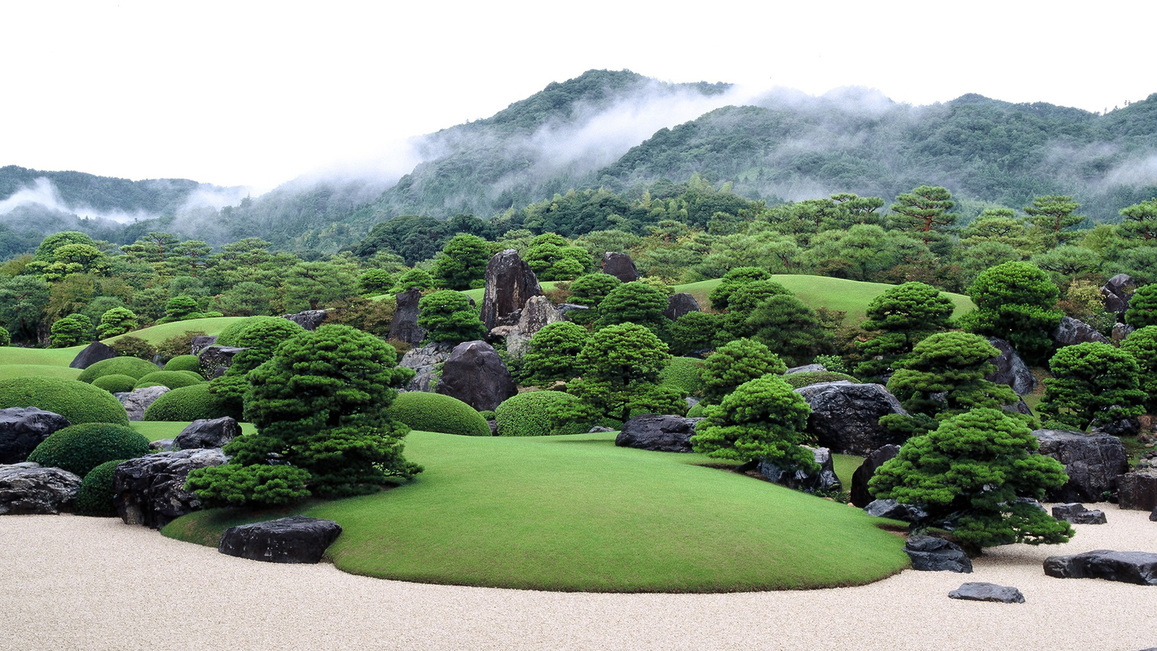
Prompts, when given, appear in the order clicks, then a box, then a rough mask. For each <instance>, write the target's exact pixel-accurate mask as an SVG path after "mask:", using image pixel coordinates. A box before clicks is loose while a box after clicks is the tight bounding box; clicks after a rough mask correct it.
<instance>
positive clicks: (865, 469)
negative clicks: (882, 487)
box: [851, 443, 900, 509]
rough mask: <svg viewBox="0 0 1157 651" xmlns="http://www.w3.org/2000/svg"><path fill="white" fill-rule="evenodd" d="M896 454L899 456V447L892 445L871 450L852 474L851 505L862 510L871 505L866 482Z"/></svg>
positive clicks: (870, 496) (870, 495)
mask: <svg viewBox="0 0 1157 651" xmlns="http://www.w3.org/2000/svg"><path fill="white" fill-rule="evenodd" d="M897 454H900V446H898V445H896V444H894V443H890V444H888V445H884V446H881V447H878V448H876V449H875V450H872V453H871V454H869V455H868V456H867V458H865V459H864V463H862V464H860V467H859V468H856V472H854V473H852V490H851V500H852V504H855V505H856V506H858V507H860V508H861V509H862V508H864V507H865V506H867V505H869V504H871V503H872V499H873V498H872V494H871V493H870V492H868V481H869V480H871V479H872V475H874V474H876V470H878V469H879V468H880V466H882V465H884V462H886V461H888V460H890V459H892V458H893V457H895V456H896V455H897Z"/></svg>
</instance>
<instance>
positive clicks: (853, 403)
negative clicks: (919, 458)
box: [795, 381, 907, 455]
mask: <svg viewBox="0 0 1157 651" xmlns="http://www.w3.org/2000/svg"><path fill="white" fill-rule="evenodd" d="M795 392H796V393H798V394H799V395H800V396H802V397H803V399H804V400H806V401H807V403H808V405H810V406H811V410H812V411H811V415H809V416H808V419H807V431H808V433H810V434H813V435H815V437H816V441H817V442H818V443H819V444H820V445H821V446H824V447H827V448H830V449H831V450H832V451H834V452H837V453H840V454H858V455H867V454H870V453H871V452H872V450H875V449H877V448H879V447H880V446H883V445H887V444H889V443H900V442H901V441H899V440H897V439H896V435H895V434H893V433H891V432H889V431H888V429H887V428H885V427H882V426H881V425H880V422H879V421H880V417H881V416H885V415H887V414H907V412H906V411H904V408H903V407H902V406H900V401H899V400H897V399H896V397H895V396H893V395H892V394H891V393H889V392H888V390H887V389H885V388H884V386H883V385H880V384H853V383H851V382H846V381H840V382H821V383H819V384H812V385H808V386H806V387H800V388H798V389H796V390H795Z"/></svg>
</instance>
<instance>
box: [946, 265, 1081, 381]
mask: <svg viewBox="0 0 1157 651" xmlns="http://www.w3.org/2000/svg"><path fill="white" fill-rule="evenodd" d="M1059 293H1060V292H1059V290H1058V289H1057V286H1056V285H1055V284H1054V283H1053V281H1052V280H1051V279H1049V276H1048V274H1046V273H1045V272H1044V271H1041V269H1040V268H1039V267H1037V266H1036V265H1033V264H1030V263H1028V262H1005V263H1004V264H1001V265H997V266H995V267H993V268H991V269H989V270H987V271H985V272H983V273H981V274H980V275H979V276H977V277H976V281H975V282H973V283H972V286H971V287H970V288H969V289H968V294H969V296H970V297H971V298H972V301H973V302H974V303H976V308H977V309H976V310H974V311H972V312H969V313H968V314H966V315H964V317H963V318H961V320H960V325H961V326H962V327H963V328H964V329H965V330H968V331H970V332H974V333H976V334H981V335H985V336H987V337H999V338H1001V339H1004V340H1006V341H1008V342H1009V343H1011V344H1012V345H1013V347H1014V348H1015V349H1016V351H1017V352H1018V353H1019V354H1020V355H1021V357H1023V358H1025V359H1026V360H1028V361H1029V362H1040V361H1043V360H1044V359H1045V358H1047V357H1048V356H1049V355H1050V354H1051V353H1052V348H1053V342H1052V338H1051V336H1050V333H1051V332H1052V330H1053V329H1054V328H1055V327H1056V326H1057V324H1058V323H1060V320H1061V317H1062V316H1063V314H1062V313H1061V311H1060V310H1058V309H1056V301H1057V295H1058V294H1059Z"/></svg>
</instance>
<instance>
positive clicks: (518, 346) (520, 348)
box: [495, 328, 530, 359]
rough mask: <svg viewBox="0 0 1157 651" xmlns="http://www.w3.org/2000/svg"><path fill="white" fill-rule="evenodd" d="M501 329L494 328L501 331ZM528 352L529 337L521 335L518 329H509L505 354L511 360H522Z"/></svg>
mask: <svg viewBox="0 0 1157 651" xmlns="http://www.w3.org/2000/svg"><path fill="white" fill-rule="evenodd" d="M501 329H502V328H495V330H501ZM529 352H530V337H527V336H526V335H524V334H522V331H521V330H519V329H518V328H511V331H510V332H509V333H508V334H507V335H506V354H507V355H509V356H510V358H511V359H522V358H523V357H526V354H527V353H529Z"/></svg>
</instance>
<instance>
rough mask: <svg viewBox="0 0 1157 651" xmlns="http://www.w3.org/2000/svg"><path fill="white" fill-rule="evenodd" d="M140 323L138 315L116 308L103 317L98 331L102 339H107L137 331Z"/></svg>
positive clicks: (123, 308) (124, 308) (97, 328)
mask: <svg viewBox="0 0 1157 651" xmlns="http://www.w3.org/2000/svg"><path fill="white" fill-rule="evenodd" d="M138 323H139V321H138V319H137V315H136V313H134V312H133V311H132V310H130V309H128V308H127V307H114V308H112V309H110V310H107V311H106V312H105V313H104V314H102V315H101V317H100V325H98V326H97V327H96V331H97V334H98V335H99V336H100V338H101V339H107V338H109V337H115V336H117V335H123V334H125V333H126V332H132V331H133V330H136V329H137V326H138Z"/></svg>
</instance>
